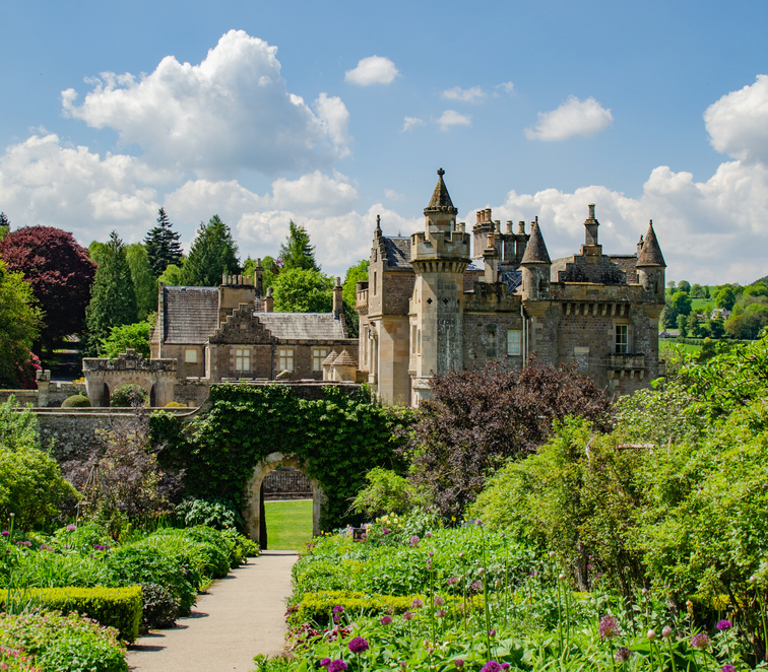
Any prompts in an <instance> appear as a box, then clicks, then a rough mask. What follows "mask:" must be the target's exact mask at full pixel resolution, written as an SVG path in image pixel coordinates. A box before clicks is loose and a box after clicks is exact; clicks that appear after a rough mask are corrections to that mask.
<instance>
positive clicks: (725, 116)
mask: <svg viewBox="0 0 768 672" xmlns="http://www.w3.org/2000/svg"><path fill="white" fill-rule="evenodd" d="M704 122H705V124H706V127H707V132H708V133H709V135H710V140H709V141H710V143H711V144H712V146H713V147H714V148H715V149H716V150H717V151H718V152H723V153H725V154H729V155H730V156H732V157H733V158H734V159H741V160H743V161H761V162H763V163H768V76H766V75H758V76H757V79H756V81H755V83H754V84H752V85H751V86H745V87H744V88H743V89H740V90H739V91H732V92H731V93H728V94H726V95H725V96H723V97H722V98H721V99H720V100H718V101H717V102H716V103H713V104H712V105H710V106H709V107H708V108H707V110H706V112H704Z"/></svg>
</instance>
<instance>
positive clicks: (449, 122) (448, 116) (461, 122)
mask: <svg viewBox="0 0 768 672" xmlns="http://www.w3.org/2000/svg"><path fill="white" fill-rule="evenodd" d="M435 123H436V124H439V125H440V130H441V131H447V130H448V129H450V128H451V126H471V125H472V116H471V115H469V114H460V113H459V112H456V110H446V111H445V112H443V114H442V116H441V117H440V118H439V119H437V120H436V121H435Z"/></svg>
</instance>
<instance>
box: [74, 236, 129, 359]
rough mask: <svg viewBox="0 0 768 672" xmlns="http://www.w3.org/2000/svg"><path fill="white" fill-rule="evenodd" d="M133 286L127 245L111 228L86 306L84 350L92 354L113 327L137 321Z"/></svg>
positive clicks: (96, 350)
mask: <svg viewBox="0 0 768 672" xmlns="http://www.w3.org/2000/svg"><path fill="white" fill-rule="evenodd" d="M137 312H138V308H137V304H136V290H135V288H134V286H133V279H132V278H131V267H130V266H129V264H128V258H127V254H126V248H125V245H124V244H123V241H122V240H120V238H119V237H118V235H117V232H116V231H113V232H112V233H111V234H110V236H109V242H108V243H106V250H105V253H104V258H103V261H102V263H101V265H100V266H99V268H98V270H97V271H96V279H95V280H94V282H93V287H92V288H91V302H90V303H89V304H88V308H87V310H86V320H87V323H88V336H87V339H86V353H87V354H89V355H95V354H96V353H97V352H98V349H99V345H100V343H101V341H102V339H106V338H107V337H108V336H109V333H110V330H111V328H112V327H118V326H120V325H123V324H133V323H134V322H136V314H137Z"/></svg>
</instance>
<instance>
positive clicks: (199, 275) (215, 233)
mask: <svg viewBox="0 0 768 672" xmlns="http://www.w3.org/2000/svg"><path fill="white" fill-rule="evenodd" d="M224 273H230V274H238V273H240V262H239V261H238V259H237V245H236V244H235V241H234V240H233V239H232V232H231V231H230V230H229V227H228V226H227V225H226V224H225V223H224V222H222V221H221V219H219V216H218V215H214V216H213V217H211V219H210V220H209V221H208V223H207V224H203V223H201V224H200V228H199V229H198V230H197V237H196V238H195V240H194V242H193V243H192V248H191V249H190V251H189V257H187V260H186V262H185V263H184V266H183V268H182V273H181V276H182V283H181V284H184V285H189V286H193V287H213V286H217V285H220V284H221V276H222V274H224Z"/></svg>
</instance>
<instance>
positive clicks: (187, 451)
mask: <svg viewBox="0 0 768 672" xmlns="http://www.w3.org/2000/svg"><path fill="white" fill-rule="evenodd" d="M210 400H211V402H212V408H211V410H210V411H209V412H208V413H207V414H205V415H204V416H202V417H201V418H200V419H199V420H198V421H196V422H194V423H192V425H190V426H188V427H187V428H184V427H183V425H182V423H181V422H180V421H179V420H178V419H177V418H174V417H173V416H171V415H170V414H168V413H164V412H162V411H158V412H156V413H155V414H153V416H152V420H151V422H152V431H153V440H154V442H155V443H156V444H158V445H161V446H162V448H161V450H160V453H159V459H160V463H161V464H162V465H163V467H165V468H168V469H184V470H185V489H186V491H187V493H188V494H190V495H194V496H197V497H206V498H208V497H221V498H226V499H228V500H230V501H231V502H232V503H233V505H235V506H236V507H238V508H239V509H242V508H243V504H244V502H245V495H246V492H245V488H246V486H247V484H248V481H249V480H250V479H251V477H252V476H253V470H254V467H255V466H256V463H257V462H258V461H259V460H261V459H263V458H265V457H266V456H267V455H269V454H270V453H274V452H280V453H283V454H284V455H286V456H295V457H297V458H298V459H299V460H301V461H303V462H304V463H305V464H306V465H307V467H306V471H307V475H308V476H309V477H310V478H316V479H317V480H318V482H319V483H320V486H321V487H322V488H323V490H324V491H325V494H326V496H327V497H328V502H327V504H326V506H325V507H324V510H323V512H322V516H321V521H320V524H321V527H322V528H323V529H324V530H330V529H333V528H335V527H339V526H341V525H347V524H349V523H355V522H358V517H356V516H355V515H354V514H351V513H348V510H349V506H350V503H351V501H352V499H353V498H354V497H355V495H356V494H357V491H358V490H359V489H360V488H361V487H362V486H363V485H364V483H365V474H366V472H367V471H368V470H369V469H372V468H373V467H376V466H381V467H387V468H389V469H395V470H397V471H402V470H403V469H404V468H405V465H404V463H403V462H401V460H400V458H398V457H397V456H396V455H395V449H396V448H397V447H398V446H399V445H400V442H401V441H402V440H403V439H401V438H398V437H402V435H403V432H402V431H400V430H401V429H404V428H406V427H407V426H408V425H409V424H410V419H411V411H410V410H408V409H404V408H393V407H389V406H382V405H380V404H379V403H377V402H376V401H375V400H373V399H372V398H371V396H370V394H369V393H368V392H367V391H366V390H365V389H361V390H358V391H357V392H355V393H354V394H352V395H348V394H346V393H345V392H344V391H343V390H341V389H339V388H337V387H327V388H325V390H324V392H323V397H322V398H321V399H302V398H299V397H298V396H296V395H295V394H294V393H293V392H292V391H291V388H289V387H287V386H284V385H265V386H263V387H255V386H249V385H221V386H215V387H212V388H211V394H210Z"/></svg>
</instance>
